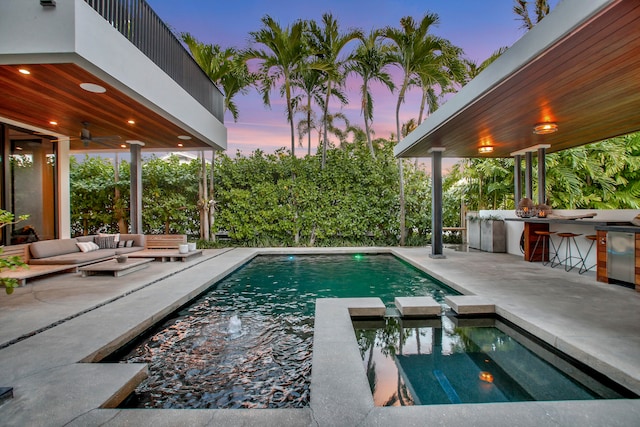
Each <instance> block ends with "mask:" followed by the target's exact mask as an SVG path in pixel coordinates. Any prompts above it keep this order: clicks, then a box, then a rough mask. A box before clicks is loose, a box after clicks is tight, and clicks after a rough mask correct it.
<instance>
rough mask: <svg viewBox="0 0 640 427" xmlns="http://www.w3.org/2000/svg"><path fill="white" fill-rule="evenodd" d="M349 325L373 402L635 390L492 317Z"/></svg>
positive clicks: (599, 395) (594, 395) (569, 396)
mask: <svg viewBox="0 0 640 427" xmlns="http://www.w3.org/2000/svg"><path fill="white" fill-rule="evenodd" d="M354 328H355V329H356V336H357V337H358V344H359V348H360V354H361V356H362V359H363V363H364V366H365V369H366V372H367V378H368V379H369V385H370V387H371V392H372V394H373V399H374V402H375V404H376V406H413V405H437V404H459V403H493V402H523V401H556V400H592V399H617V398H622V397H635V396H634V395H633V394H630V393H629V392H628V391H626V390H622V389H621V388H620V387H619V386H616V385H615V384H613V383H612V382H611V381H606V380H605V379H604V378H603V379H602V381H599V380H598V379H597V378H596V377H597V374H596V373H595V372H593V371H591V372H585V370H586V367H581V366H578V365H577V364H576V363H575V362H573V361H569V360H568V358H566V357H562V355H560V354H558V353H557V352H554V351H552V350H551V349H550V348H548V347H546V346H543V345H541V343H539V342H537V341H536V340H535V339H534V338H533V337H531V336H529V335H528V334H526V333H524V331H519V330H517V329H514V327H512V325H510V324H508V323H507V322H505V321H502V320H500V319H495V318H466V319H465V318H457V317H455V316H454V317H448V316H442V317H440V318H437V319H402V318H394V317H389V318H386V319H385V320H380V321H376V322H358V321H354ZM625 393H626V394H625Z"/></svg>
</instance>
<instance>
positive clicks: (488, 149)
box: [478, 145, 493, 154]
mask: <svg viewBox="0 0 640 427" xmlns="http://www.w3.org/2000/svg"><path fill="white" fill-rule="evenodd" d="M478 153H480V154H487V153H493V147H492V146H491V145H484V146H482V147H480V148H478Z"/></svg>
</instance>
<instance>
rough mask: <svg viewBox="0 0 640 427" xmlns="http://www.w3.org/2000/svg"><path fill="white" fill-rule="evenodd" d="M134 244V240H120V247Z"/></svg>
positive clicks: (128, 246)
mask: <svg viewBox="0 0 640 427" xmlns="http://www.w3.org/2000/svg"><path fill="white" fill-rule="evenodd" d="M132 246H133V240H120V241H119V242H118V247H119V248H130V247H132Z"/></svg>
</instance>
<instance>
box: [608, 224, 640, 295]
mask: <svg viewBox="0 0 640 427" xmlns="http://www.w3.org/2000/svg"><path fill="white" fill-rule="evenodd" d="M635 249H636V237H635V234H634V233H624V232H619V231H609V232H608V233H607V277H608V278H609V279H614V280H620V281H622V282H627V283H631V284H633V283H634V281H635V277H634V276H635Z"/></svg>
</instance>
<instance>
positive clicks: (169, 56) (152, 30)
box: [84, 0, 224, 122]
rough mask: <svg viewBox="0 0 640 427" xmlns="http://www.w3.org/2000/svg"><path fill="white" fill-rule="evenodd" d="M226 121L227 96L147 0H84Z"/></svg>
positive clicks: (211, 110) (209, 109) (184, 87)
mask: <svg viewBox="0 0 640 427" xmlns="http://www.w3.org/2000/svg"><path fill="white" fill-rule="evenodd" d="M84 1H85V2H86V3H87V4H89V6H91V7H92V8H93V9H94V10H95V11H96V12H98V13H99V14H100V15H102V17H103V18H104V19H106V20H107V21H108V22H109V23H110V24H111V25H112V26H113V27H114V28H115V29H117V30H118V31H119V32H120V33H121V34H122V35H123V36H125V37H126V38H127V39H128V40H129V41H131V43H133V44H134V45H135V46H136V47H137V48H138V49H140V51H142V53H144V54H145V55H146V56H147V57H148V58H149V59H151V60H152V61H153V62H154V63H155V64H156V65H158V66H159V67H160V68H161V69H162V70H163V71H164V72H165V73H167V74H168V75H169V76H170V77H171V78H172V79H173V80H174V81H175V82H176V83H178V84H179V85H180V86H182V88H183V89H184V90H186V91H187V92H188V93H189V94H190V95H191V96H193V97H194V98H195V99H196V100H197V101H198V102H199V103H200V104H202V105H203V106H204V107H205V108H206V109H207V110H208V111H210V112H211V113H212V114H213V115H214V116H215V117H216V118H217V119H218V120H220V122H224V95H223V94H222V92H221V91H220V89H218V87H216V85H215V84H213V82H212V81H211V79H209V77H208V76H207V75H206V74H205V72H204V71H202V69H201V68H200V66H199V65H198V64H197V63H196V61H195V60H194V59H193V57H192V56H191V55H190V54H189V52H187V50H186V49H185V48H184V46H183V45H182V43H181V42H180V40H178V38H177V37H176V36H175V34H174V33H173V32H172V31H171V29H170V28H169V27H168V26H167V25H166V24H165V23H164V22H163V21H162V20H161V19H160V17H158V15H157V14H156V13H155V12H154V11H153V9H151V6H149V5H148V4H147V2H146V1H145V0H84Z"/></svg>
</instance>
